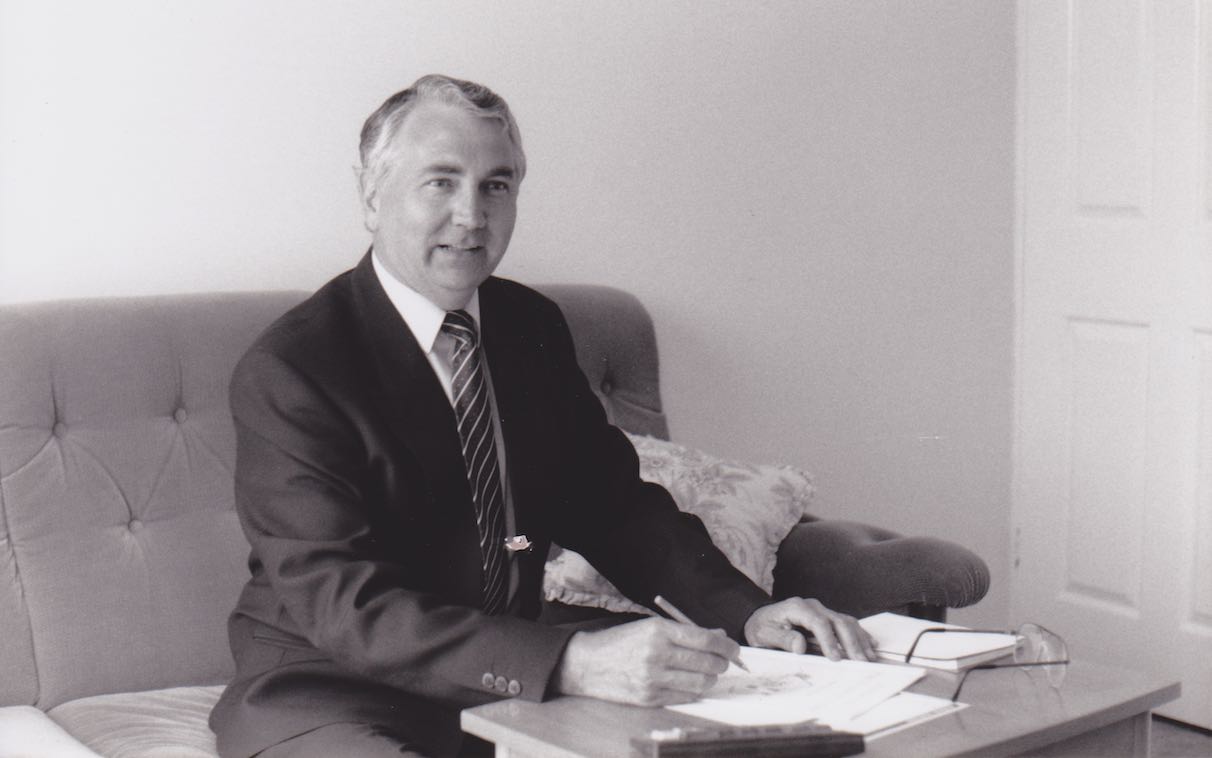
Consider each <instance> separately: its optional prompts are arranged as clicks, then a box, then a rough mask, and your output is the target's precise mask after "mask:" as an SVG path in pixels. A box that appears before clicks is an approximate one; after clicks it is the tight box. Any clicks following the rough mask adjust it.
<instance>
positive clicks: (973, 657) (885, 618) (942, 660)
mask: <svg viewBox="0 0 1212 758" xmlns="http://www.w3.org/2000/svg"><path fill="white" fill-rule="evenodd" d="M859 625H860V626H862V627H863V628H864V629H866V630H867V633H868V634H870V635H871V636H872V637H873V638H874V639H875V648H876V652H877V653H879V656H880V658H881V659H883V660H886V661H896V662H898V663H903V662H904V661H905V654H906V653H908V652H909V647H910V646H911V645H913V640H914V639H915V638H916V637H917V635H918V633H919V632H921V631H922V630H923V629H937V628H940V627H941V628H946V629H957V630H964V629H967V627H963V626H959V625H958V624H943V623H939V622H937V621H923V620H922V619H915V618H910V617H908V616H899V615H897V614H895V613H878V614H876V615H874V616H868V617H867V618H865V619H862V620H860V621H859ZM1016 643H1017V638H1016V637H1015V636H1014V635H1013V634H990V633H987V632H984V633H979V634H978V633H972V634H956V633H952V632H948V633H946V634H926V635H923V636H922V638H921V641H920V642H918V644H917V648H916V649H915V650H914V651H913V659H912V660H910V661H909V663H911V664H912V665H914V666H927V667H929V668H936V669H945V670H948V671H960V670H962V669H966V668H969V667H971V666H975V665H977V664H980V663H985V662H987V661H992V660H994V659H997V658H1001V657H1003V656H1005V655H1008V654H1010V653H1013V652H1014V647H1015V644H1016Z"/></svg>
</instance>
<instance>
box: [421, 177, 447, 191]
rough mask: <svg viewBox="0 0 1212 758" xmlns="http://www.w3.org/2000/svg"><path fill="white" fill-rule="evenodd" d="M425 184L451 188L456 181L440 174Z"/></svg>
mask: <svg viewBox="0 0 1212 758" xmlns="http://www.w3.org/2000/svg"><path fill="white" fill-rule="evenodd" d="M425 186H426V187H433V188H435V189H450V188H451V187H453V186H454V182H453V181H451V180H450V179H448V178H446V177H444V176H439V177H436V178H434V179H430V180H429V181H427V182H425Z"/></svg>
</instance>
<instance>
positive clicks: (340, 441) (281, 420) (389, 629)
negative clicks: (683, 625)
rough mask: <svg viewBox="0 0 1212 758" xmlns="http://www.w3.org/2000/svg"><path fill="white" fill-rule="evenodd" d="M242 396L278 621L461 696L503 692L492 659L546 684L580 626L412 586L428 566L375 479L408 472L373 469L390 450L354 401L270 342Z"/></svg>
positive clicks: (256, 561)
mask: <svg viewBox="0 0 1212 758" xmlns="http://www.w3.org/2000/svg"><path fill="white" fill-rule="evenodd" d="M231 397H232V408H233V414H234V417H235V422H236V431H237V450H238V455H237V465H236V499H237V509H238V511H239V514H240V517H241V521H242V525H243V527H244V530H245V533H246V535H247V536H248V538H249V541H250V543H251V545H252V558H251V561H250V562H251V564H252V567H253V572H254V580H253V582H252V585H256V584H257V583H258V578H257V576H258V574H259V575H260V576H261V577H263V579H262V580H261V581H262V583H263V586H261V587H260V588H259V590H260V591H261V593H262V594H261V595H260V597H261V598H262V600H263V601H264V602H263V603H262V607H265V606H274V605H275V604H276V607H280V608H281V609H282V611H281V615H282V616H283V618H280V619H270V620H268V621H267V623H269V624H271V625H274V626H276V627H277V628H278V629H286V630H289V631H290V632H291V633H297V634H298V635H300V636H302V637H304V638H306V640H307V641H308V642H309V643H310V644H311V645H313V646H315V647H316V648H317V649H318V650H319V651H320V652H321V653H323V654H324V655H327V656H328V657H329V658H331V659H332V660H334V661H336V662H337V663H338V664H339V665H340V666H342V667H343V668H344V669H346V670H349V671H352V672H355V673H357V674H360V675H363V676H366V677H368V678H370V679H373V680H375V681H379V682H382V683H385V684H388V685H391V686H393V687H397V688H399V689H402V690H405V691H409V692H413V693H418V694H421V695H424V696H426V697H433V698H437V699H440V700H442V701H445V702H449V703H452V704H454V705H456V706H459V707H462V706H466V705H472V704H477V703H482V702H485V701H487V700H490V699H492V698H493V697H497V696H499V694H500V693H498V692H497V691H495V690H494V688H493V686H492V685H493V682H492V681H491V679H490V680H489V681H485V674H486V673H490V674H493V675H494V676H505V677H506V678H507V679H509V680H515V681H517V682H518V683H519V684H520V686H521V691H520V693H511V694H519V695H520V696H521V697H524V698H528V699H535V700H538V699H541V698H542V697H543V696H544V694H545V693H546V690H547V687H548V683H549V679H550V676H551V672H552V671H553V669H554V668H555V666H556V664H557V663H558V661H559V658H560V655H561V654H562V652H563V648H564V646H565V644H566V643H567V638H568V637H569V636H570V635H571V632H570V631H569V630H566V629H559V628H552V627H547V626H543V625H540V624H537V623H535V622H532V621H527V620H524V619H521V618H516V617H512V616H488V615H485V614H483V613H482V612H481V611H479V610H478V609H475V608H472V607H469V606H466V605H458V604H452V603H451V602H450V600H449V598H443V597H439V596H435V595H434V594H432V593H425V592H420V591H417V590H415V589H410V588H411V587H415V586H416V582H415V577H409V576H408V575H407V569H406V567H405V566H403V565H402V563H401V562H400V561H398V560H396V559H395V558H394V557H393V556H392V555H391V554H390V551H389V550H388V549H387V544H388V541H387V540H384V539H382V537H383V534H382V533H381V532H380V531H379V530H380V529H381V525H380V524H378V523H376V518H377V516H376V509H381V508H382V505H381V504H375V503H374V502H373V500H374V497H375V496H374V495H373V494H372V493H371V492H369V491H368V487H369V484H368V482H371V481H374V480H376V479H382V478H383V477H390V476H396V475H401V476H402V475H404V474H398V473H383V472H382V471H380V472H377V473H373V474H371V475H368V473H367V472H368V469H369V470H371V471H373V469H374V468H375V467H376V466H385V465H386V464H385V463H384V462H383V461H382V460H376V453H375V452H374V451H371V450H368V449H367V446H366V443H365V439H364V436H363V434H362V430H360V429H359V428H358V426H357V422H356V421H355V420H352V419H351V418H350V417H349V414H348V413H346V412H345V409H344V408H343V407H341V405H342V401H340V400H338V399H335V398H332V397H330V396H329V395H328V393H327V390H326V388H325V387H321V386H318V385H317V383H316V382H315V380H314V379H313V378H312V377H310V376H308V375H306V374H304V373H302V372H300V371H299V370H298V369H296V368H295V367H293V366H292V365H290V364H289V363H288V362H287V361H285V360H283V359H282V358H281V357H280V356H278V355H275V354H273V353H272V352H269V351H265V350H257V349H254V350H253V351H252V352H250V353H249V354H248V355H246V356H245V358H244V359H243V360H242V361H241V363H240V365H239V366H238V368H237V371H236V374H235V376H234V379H233V382H232V392H231ZM390 544H391V545H394V546H395V548H393V549H398V546H399V543H398V542H391V543H390ZM435 570H441V567H440V566H439V567H437V568H436V569H435ZM252 585H250V590H248V591H246V597H247V592H249V591H251V592H256V591H257V589H258V588H256V587H255V586H252ZM242 602H243V601H242Z"/></svg>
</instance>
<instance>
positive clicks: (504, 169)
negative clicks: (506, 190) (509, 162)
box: [425, 163, 514, 179]
mask: <svg viewBox="0 0 1212 758" xmlns="http://www.w3.org/2000/svg"><path fill="white" fill-rule="evenodd" d="M425 173H427V174H454V175H455V176H461V175H462V174H463V169H461V168H459V167H458V166H452V165H449V164H445V163H435V164H433V165H432V166H426V167H425ZM488 177H489V178H493V177H504V178H506V179H512V178H513V177H514V170H513V169H512V168H510V167H509V166H498V167H497V168H494V169H493V170H492V171H489V172H488Z"/></svg>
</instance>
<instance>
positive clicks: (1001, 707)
mask: <svg viewBox="0 0 1212 758" xmlns="http://www.w3.org/2000/svg"><path fill="white" fill-rule="evenodd" d="M957 677H958V675H956V674H952V673H948V672H943V671H929V672H927V675H926V677H925V678H924V679H922V680H920V681H918V682H917V683H916V684H914V685H913V686H912V687H911V688H910V691H912V692H920V693H923V694H926V695H935V696H938V697H950V696H951V692H952V691H953V690H954V689H955V683H956V681H957ZM1178 695H1179V684H1178V682H1173V681H1166V680H1164V679H1163V678H1161V677H1157V676H1150V675H1148V674H1144V673H1141V672H1137V671H1125V670H1118V669H1112V668H1108V667H1105V666H1100V665H1097V664H1094V663H1088V662H1082V661H1074V662H1073V663H1071V664H1069V670H1068V672H1067V674H1066V677H1065V681H1064V683H1063V685H1062V686H1061V687H1060V689H1053V688H1052V687H1051V686H1049V684H1048V682H1047V678H1046V676H1045V675H1044V673H1043V672H1042V671H1040V670H1039V669H998V670H992V671H976V672H973V673H972V674H971V675H969V677H968V681H967V683H966V684H965V685H964V691H963V697H962V700H963V701H964V702H966V703H968V704H969V707H968V708H965V709H963V710H960V711H956V712H953V713H949V714H947V715H945V716H941V717H939V718H936V719H933V720H931V721H927V722H925V723H922V724H918V725H916V726H912V727H909V728H906V729H902V730H900V731H897V732H893V733H891V734H888V735H886V736H883V737H877V738H875V739H871V738H868V740H867V750H866V752H865V753H864V754H863V755H865V756H872V758H882V757H885V756H886V757H888V758H892V757H893V756H896V757H897V758H899V757H901V756H931V757H932V758H933V757H935V756H949V755H980V756H999V755H1015V754H1019V753H1025V752H1030V753H1031V754H1032V755H1055V756H1062V755H1075V754H1077V755H1108V756H1147V755H1148V751H1149V729H1150V719H1149V715H1150V714H1149V712H1150V710H1151V709H1153V708H1155V707H1157V706H1159V705H1161V704H1163V703H1166V702H1169V701H1170V700H1173V699H1175V698H1177V697H1178ZM711 724H712V722H706V721H703V720H702V719H698V718H695V717H693V716H687V715H684V714H681V713H677V712H674V711H670V710H667V709H664V708H638V707H634V706H626V705H618V704H615V703H605V702H601V701H597V700H590V699H587V698H578V697H560V698H555V699H554V700H549V701H547V702H545V703H532V702H528V701H522V700H517V699H513V700H502V701H499V702H496V703H489V704H487V705H482V706H478V707H476V708H469V709H468V710H465V711H463V714H462V726H463V731H465V732H470V733H471V734H474V735H476V736H478V737H481V738H483V739H486V740H488V741H490V742H493V743H495V744H496V749H497V756H498V758H502V757H503V756H510V757H511V758H522V757H523V756H525V757H530V756H544V757H547V756H550V757H552V758H556V757H558V758H573V757H574V756H579V757H587V758H612V757H613V756H628V755H630V754H631V744H630V740H631V738H632V737H634V736H638V735H643V734H646V733H648V732H649V731H651V730H653V729H669V728H671V727H675V726H681V727H686V726H703V725H711ZM714 726H721V725H719V724H714Z"/></svg>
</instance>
